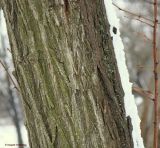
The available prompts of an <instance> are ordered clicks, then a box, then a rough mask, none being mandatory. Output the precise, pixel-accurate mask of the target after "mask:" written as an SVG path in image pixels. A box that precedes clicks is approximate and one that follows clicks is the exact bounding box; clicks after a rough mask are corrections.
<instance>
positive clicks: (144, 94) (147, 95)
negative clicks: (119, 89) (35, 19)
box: [132, 86, 154, 101]
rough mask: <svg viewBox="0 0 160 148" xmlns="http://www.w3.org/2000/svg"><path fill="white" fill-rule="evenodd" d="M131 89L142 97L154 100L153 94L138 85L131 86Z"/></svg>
mask: <svg viewBox="0 0 160 148" xmlns="http://www.w3.org/2000/svg"><path fill="white" fill-rule="evenodd" d="M132 91H133V92H135V93H137V94H139V95H140V96H142V97H145V98H147V99H149V100H152V101H154V95H153V94H152V93H151V92H150V91H147V90H144V89H142V88H140V87H138V86H133V87H132Z"/></svg>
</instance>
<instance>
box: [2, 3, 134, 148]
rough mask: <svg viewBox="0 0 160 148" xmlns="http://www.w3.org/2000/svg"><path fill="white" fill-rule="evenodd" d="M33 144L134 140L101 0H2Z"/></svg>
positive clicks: (116, 143) (87, 144) (127, 143)
mask: <svg viewBox="0 0 160 148" xmlns="http://www.w3.org/2000/svg"><path fill="white" fill-rule="evenodd" d="M2 5H3V10H4V13H5V17H6V22H7V28H8V33H9V38H10V44H11V49H12V55H13V61H14V65H15V72H16V78H17V80H18V83H19V86H20V89H21V92H22V96H23V103H24V109H25V114H26V126H27V128H28V132H29V139H30V146H31V147H33V148H34V147H40V148H41V147H42V148H44V147H64V146H65V147H106V146H107V147H116V148H118V147H120V148H127V147H128V148H129V147H133V144H132V137H131V125H130V122H128V123H127V121H129V120H126V118H125V111H124V103H123V95H124V94H123V90H122V87H121V82H120V77H119V73H118V70H117V66H116V60H115V55H114V50H113V46H112V39H111V36H110V33H109V24H108V22H107V18H106V14H105V8H104V3H103V1H102V0H96V1H94V3H93V1H91V0H87V1H86V0H81V1H68V0H64V1H51V0H43V1H42V0H41V1H40V0H34V1H32V0H23V1H19V0H12V1H9V0H2Z"/></svg>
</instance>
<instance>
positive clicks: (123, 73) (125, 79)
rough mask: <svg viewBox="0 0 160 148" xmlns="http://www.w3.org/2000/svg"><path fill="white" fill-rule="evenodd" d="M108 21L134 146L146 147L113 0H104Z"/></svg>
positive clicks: (136, 147)
mask: <svg viewBox="0 0 160 148" xmlns="http://www.w3.org/2000/svg"><path fill="white" fill-rule="evenodd" d="M104 2H105V6H106V12H107V16H108V21H109V24H110V32H111V36H112V37H113V46H114V50H115V54H116V59H117V64H118V69H119V73H120V77H121V82H122V86H123V89H124V92H125V96H124V102H125V110H126V116H130V117H131V120H132V125H133V131H132V137H133V142H134V148H144V145H143V139H142V137H141V130H140V119H139V116H138V111H137V106H136V104H135V100H134V96H133V95H132V84H131V83H130V82H129V74H128V70H127V66H126V62H125V53H124V46H123V43H122V40H121V37H120V32H119V19H118V18H117V16H116V13H115V10H114V8H113V7H114V6H113V5H112V0H104ZM114 27H116V29H117V33H116V34H115V33H113V28H114Z"/></svg>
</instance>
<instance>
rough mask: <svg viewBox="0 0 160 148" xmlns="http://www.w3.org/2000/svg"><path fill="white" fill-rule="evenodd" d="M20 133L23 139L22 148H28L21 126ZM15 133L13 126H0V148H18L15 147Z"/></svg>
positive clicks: (25, 133)
mask: <svg viewBox="0 0 160 148" xmlns="http://www.w3.org/2000/svg"><path fill="white" fill-rule="evenodd" d="M21 133H22V138H23V144H24V145H25V146H23V147H24V148H29V143H28V136H27V131H26V128H25V126H24V125H21ZM18 144H19V143H18V141H17V133H16V129H15V126H14V125H1V126H0V148H5V147H7V148H11V147H12V148H13V147H14V148H19V146H17V145H18Z"/></svg>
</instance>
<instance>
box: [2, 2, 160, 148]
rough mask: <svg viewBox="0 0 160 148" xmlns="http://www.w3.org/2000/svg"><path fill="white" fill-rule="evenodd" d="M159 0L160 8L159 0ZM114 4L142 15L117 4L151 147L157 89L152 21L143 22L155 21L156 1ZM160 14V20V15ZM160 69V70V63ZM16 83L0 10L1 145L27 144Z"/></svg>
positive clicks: (145, 136) (144, 130)
mask: <svg viewBox="0 0 160 148" xmlns="http://www.w3.org/2000/svg"><path fill="white" fill-rule="evenodd" d="M158 2H159V4H158V6H159V8H160V1H158ZM113 3H114V4H116V5H117V6H118V7H119V8H122V9H123V10H128V11H130V12H133V13H135V14H137V15H138V16H139V17H136V16H133V15H131V14H129V13H126V12H124V11H123V10H120V9H118V8H117V7H115V10H116V11H117V15H118V17H119V18H120V29H121V37H122V40H123V43H124V47H125V53H126V63H127V66H128V70H129V74H130V81H131V82H132V83H133V94H134V96H135V101H136V104H137V106H138V111H139V116H140V118H141V129H142V137H143V139H144V144H145V147H146V148H151V147H152V143H153V101H152V99H153V95H152V94H153V92H154V79H153V58H152V31H153V28H152V27H151V26H150V25H149V24H152V22H150V21H147V23H144V22H143V21H144V20H143V19H142V16H143V17H146V18H148V19H151V20H153V2H152V1H151V0H113ZM159 15H160V13H159ZM158 17H159V20H160V16H158ZM145 22H146V20H145ZM159 30H160V25H158V37H157V38H158V39H160V31H159ZM159 47H160V42H158V49H159V50H160V48H159ZM159 54H160V52H159ZM159 57H160V56H159ZM158 71H160V66H159V70H158ZM16 86H17V83H16V80H15V78H14V67H13V63H12V56H11V53H10V46H9V41H8V36H7V31H6V25H5V20H4V16H3V13H2V11H0V102H1V103H0V147H1V146H4V144H11V143H12V144H17V143H23V144H26V145H27V146H28V140H27V132H26V129H25V126H24V118H23V117H24V114H23V113H22V110H23V109H22V106H21V99H20V94H19V91H18V88H16ZM159 105H160V103H159ZM159 111H160V107H159ZM159 141H160V135H159ZM159 145H160V144H159ZM159 148H160V146H159Z"/></svg>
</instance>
